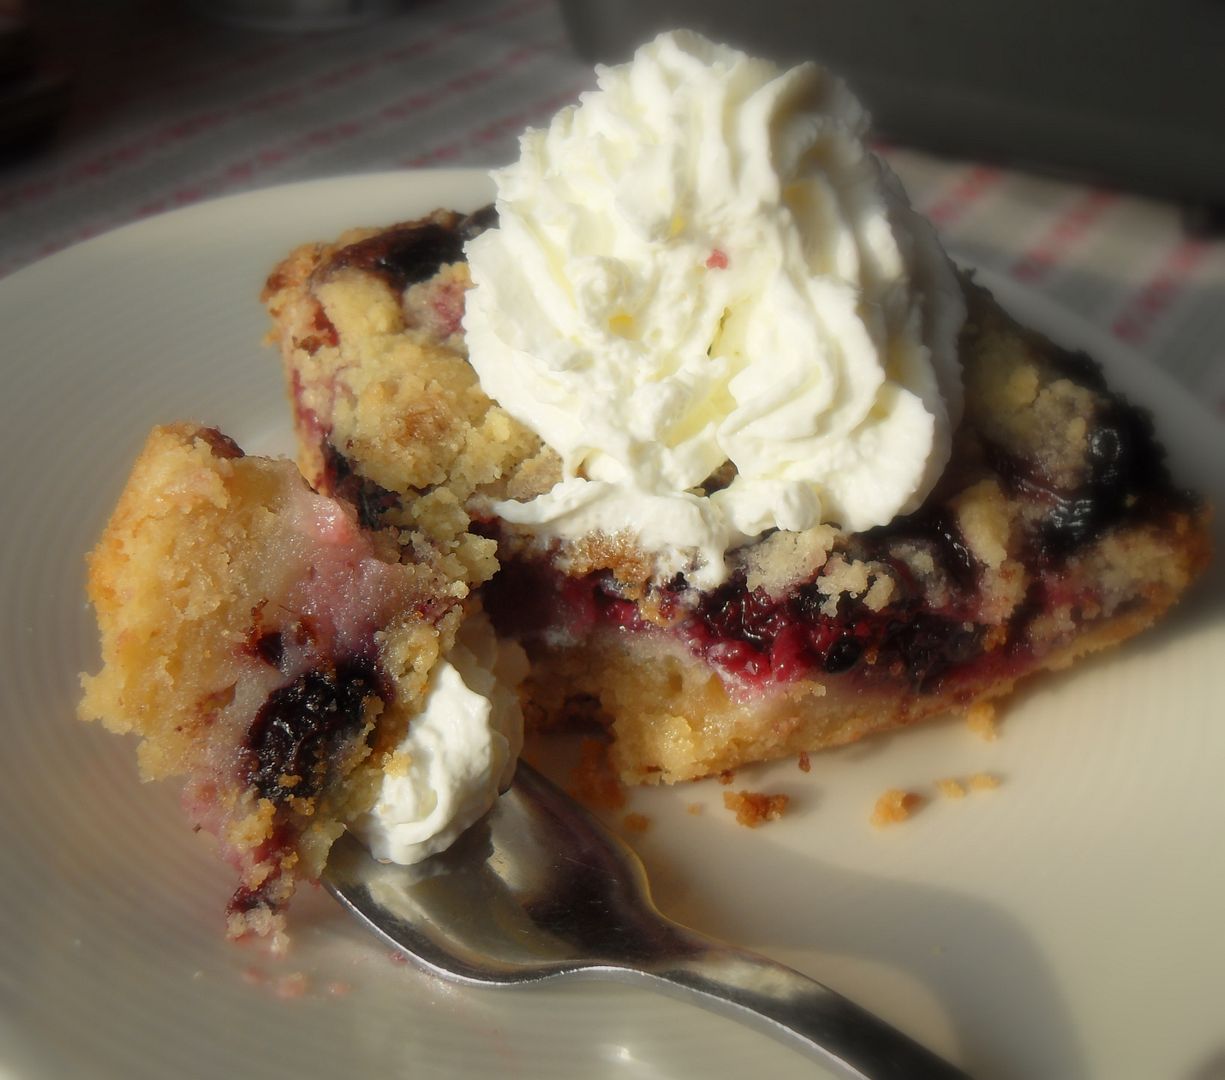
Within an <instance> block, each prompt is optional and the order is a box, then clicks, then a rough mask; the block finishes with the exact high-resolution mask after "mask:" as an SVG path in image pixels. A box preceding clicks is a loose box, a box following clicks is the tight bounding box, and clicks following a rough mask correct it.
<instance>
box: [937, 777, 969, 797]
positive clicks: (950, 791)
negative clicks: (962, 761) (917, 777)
mask: <svg viewBox="0 0 1225 1080" xmlns="http://www.w3.org/2000/svg"><path fill="white" fill-rule="evenodd" d="M936 787H937V788H939V789H940V794H941V795H943V796H944V797H945V798H946V799H964V798H965V797H966V788H965V785H964V784H963V783H962V782H961V781H960V780H954V779H953V778H952V777H950V778H949V779H947V780H937V781H936Z"/></svg>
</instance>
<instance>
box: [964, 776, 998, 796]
mask: <svg viewBox="0 0 1225 1080" xmlns="http://www.w3.org/2000/svg"><path fill="white" fill-rule="evenodd" d="M999 786H1000V778H999V777H998V776H996V775H994V774H993V773H985V772H980V773H975V774H974V775H973V776H971V777H970V790H971V791H993V790H994V789H995V788H997V787H999Z"/></svg>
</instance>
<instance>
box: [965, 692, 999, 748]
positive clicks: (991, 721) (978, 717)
mask: <svg viewBox="0 0 1225 1080" xmlns="http://www.w3.org/2000/svg"><path fill="white" fill-rule="evenodd" d="M966 725H967V726H968V727H969V729H970V730H971V731H972V732H974V734H975V735H977V736H978V737H979V738H980V739H983V740H984V741H986V742H994V741H995V740H996V739H998V738H999V735H1000V733H999V728H998V726H997V725H996V722H995V706H994V705H993V704H991V702H989V701H980V702H978V704H976V705H973V706H971V708H970V710H969V711H968V712H967V713H966Z"/></svg>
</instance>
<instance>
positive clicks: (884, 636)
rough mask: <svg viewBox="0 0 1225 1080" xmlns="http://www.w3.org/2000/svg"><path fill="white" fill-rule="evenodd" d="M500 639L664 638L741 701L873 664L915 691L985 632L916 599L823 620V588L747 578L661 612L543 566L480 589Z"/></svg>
mask: <svg viewBox="0 0 1225 1080" xmlns="http://www.w3.org/2000/svg"><path fill="white" fill-rule="evenodd" d="M484 601H485V606H486V608H487V610H488V611H489V612H490V614H491V617H492V619H493V621H494V624H495V626H496V627H497V629H498V630H499V632H501V633H504V634H508V635H510V636H513V637H517V638H519V639H521V640H528V641H530V640H532V639H545V640H548V641H550V643H552V644H561V645H565V644H573V643H577V642H580V641H582V640H583V639H584V638H586V637H587V636H588V635H590V634H592V633H595V632H598V631H601V630H604V631H614V632H616V633H622V634H656V635H668V636H670V637H672V638H673V639H674V640H676V641H678V642H680V643H681V644H683V645H684V646H685V647H686V648H687V649H688V650H689V651H690V652H691V653H693V654H694V655H696V656H700V657H702V658H703V659H705V661H706V662H707V663H708V664H710V665H711V667H712V668H714V669H715V670H717V671H718V672H720V674H721V675H723V676H724V678H725V680H727V681H729V683H731V684H734V687H735V689H737V690H738V691H740V692H744V691H746V690H752V689H753V688H757V689H762V690H764V689H766V688H767V687H769V686H771V685H776V684H780V683H787V682H790V681H792V680H795V679H800V678H805V677H815V676H817V675H820V674H823V675H843V674H845V673H850V672H854V671H859V670H863V669H865V668H868V667H872V668H876V669H880V670H882V671H885V672H888V674H889V677H890V678H892V679H895V680H904V681H906V682H908V683H909V684H910V685H911V686H913V687H915V688H916V689H920V690H931V689H934V688H935V687H936V686H937V685H939V684H940V681H941V680H942V679H943V678H944V677H945V675H946V674H948V673H950V672H951V671H954V670H955V669H956V668H957V667H958V666H959V665H961V664H963V663H964V662H965V661H967V660H968V659H970V658H972V657H974V656H976V655H978V653H979V652H980V643H981V639H982V635H983V628H982V627H981V626H978V625H976V624H975V623H974V622H973V621H972V619H970V618H967V617H966V615H965V614H963V613H962V612H961V611H959V610H958V609H959V608H961V607H962V606H963V605H962V604H958V605H957V606H956V607H948V608H946V609H945V610H943V611H930V610H928V611H924V610H922V606H921V604H920V602H919V601H918V600H917V599H914V600H903V601H902V602H900V603H893V604H890V605H889V606H888V608H886V609H884V610H881V611H872V610H870V609H869V608H868V607H866V606H865V605H864V604H863V603H862V602H861V601H858V600H854V599H851V598H848V597H843V598H842V600H841V601H840V602H839V603H838V605H837V609H836V611H835V613H834V614H832V615H831V614H826V613H825V611H823V610H822V609H823V607H828V604H827V603H826V597H825V596H824V595H823V594H822V593H821V591H820V589H819V586H818V579H814V580H812V581H808V582H804V583H802V584H799V585H798V586H796V587H795V588H794V589H793V590H792V591H791V592H790V593H789V594H787V595H786V596H784V597H781V598H775V599H772V598H771V597H770V596H768V595H767V594H766V592H765V591H764V590H763V589H760V588H758V589H754V590H749V589H748V588H747V586H746V584H745V580H744V578H743V576H737V577H733V578H732V579H731V580H730V581H729V582H728V583H726V584H725V585H723V586H721V587H719V588H718V589H715V590H713V591H711V592H709V593H705V594H699V595H698V596H697V597H696V598H695V596H694V595H693V594H692V593H687V592H686V591H685V590H684V589H683V587H681V583H680V582H674V583H672V585H670V586H669V588H668V589H665V590H663V591H662V593H657V594H655V595H654V596H653V597H652V604H651V608H652V610H653V611H655V612H658V613H659V614H658V615H657V616H656V618H655V619H649V618H647V617H646V616H645V615H644V613H643V608H642V607H640V606H639V605H638V604H637V603H635V602H634V601H632V600H627V599H625V598H624V597H622V596H620V595H618V592H617V588H616V583H615V582H614V581H613V579H612V578H611V576H610V575H608V574H604V573H599V574H588V575H584V576H583V577H577V578H576V577H567V576H566V575H565V574H562V573H561V572H560V571H559V570H557V569H555V568H554V567H553V566H551V565H550V564H549V563H547V562H544V561H522V560H519V561H513V562H509V563H507V564H504V566H503V568H502V570H501V571H500V572H499V573H498V575H497V576H496V577H495V578H494V579H493V581H492V582H490V583H489V584H488V585H487V586H486V587H485V592H484Z"/></svg>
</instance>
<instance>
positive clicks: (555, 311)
mask: <svg viewBox="0 0 1225 1080" xmlns="http://www.w3.org/2000/svg"><path fill="white" fill-rule="evenodd" d="M597 77H598V86H599V89H598V90H595V91H592V92H590V93H587V94H584V95H582V97H581V98H580V101H579V104H578V105H577V106H572V107H569V108H566V109H563V110H562V111H561V112H560V113H559V114H558V115H557V116H556V117H555V118H554V119H553V121H552V123H551V124H550V126H549V127H548V129H547V130H542V131H541V130H528V131H527V132H526V133H525V134H524V135H523V137H522V139H521V143H520V145H521V157H520V159H519V161H518V162H517V163H516V164H514V165H511V166H509V167H508V168H505V169H501V170H498V171H496V172H495V173H494V174H493V175H494V179H495V181H496V183H497V188H498V197H497V205H498V212H499V219H500V223H499V227H498V228H497V229H492V230H489V231H488V232H486V233H484V234H483V235H482V236H480V237H478V238H477V239H476V240H474V241H472V242H471V243H470V244H469V247H468V259H469V265H470V267H471V272H472V278H473V281H474V283H475V284H474V288H473V289H472V290H471V291H470V293H469V294H468V299H467V311H466V315H465V319H464V328H465V331H466V335H467V341H468V348H469V353H470V357H471V361H472V364H473V366H474V368H475V369H476V371H477V373H478V375H479V376H480V380H481V385H482V387H483V388H484V389H485V391H486V392H487V393H489V394H490V395H491V396H492V397H493V398H495V399H496V400H497V401H499V402H500V403H501V404H502V406H503V407H504V408H506V409H507V410H508V411H509V412H510V413H511V414H512V415H514V416H515V417H517V418H518V419H519V420H520V421H522V422H523V423H525V424H526V425H527V426H529V427H530V428H532V429H533V430H534V431H535V432H536V433H537V434H539V435H540V436H541V438H542V439H543V440H544V441H545V442H546V443H548V444H549V445H550V446H551V447H553V448H554V449H555V450H556V451H557V452H558V453H559V454H560V456H561V458H562V467H563V478H562V480H561V482H560V483H559V484H557V486H555V487H554V488H553V489H552V490H551V491H548V492H546V493H544V494H543V495H540V496H538V497H537V498H535V499H533V500H531V501H528V502H522V503H520V502H511V501H507V502H501V503H499V504H498V505H497V506H496V511H497V512H498V513H499V514H500V515H502V516H503V517H504V518H505V519H507V520H508V521H512V522H517V523H522V524H525V525H529V526H532V527H536V528H538V529H539V531H540V532H541V533H543V534H544V535H556V536H560V537H563V538H564V537H578V536H581V535H583V534H585V533H588V532H591V531H593V530H599V531H604V532H609V533H616V532H622V531H629V532H631V533H633V534H634V535H635V536H636V537H637V540H638V542H639V544H640V545H641V546H643V547H644V548H646V549H647V550H651V551H654V552H656V553H657V555H658V565H657V573H658V574H660V575H661V576H666V575H670V574H672V573H675V572H676V571H678V570H680V571H683V572H685V573H686V574H687V576H688V577H689V580H690V581H691V582H692V583H693V584H695V585H698V586H701V587H710V586H712V585H714V584H717V583H718V582H719V581H721V580H723V578H724V577H725V576H726V573H727V569H726V560H725V553H726V551H727V550H728V549H729V548H733V547H736V546H739V545H742V544H744V543H746V542H748V541H750V540H752V539H753V538H755V537H758V536H760V535H761V534H762V533H763V532H765V531H767V530H769V529H773V528H780V529H788V530H797V531H798V530H803V529H806V528H810V527H812V526H814V525H817V524H820V523H822V522H832V523H835V524H837V525H839V526H841V527H842V528H844V529H847V530H861V529H865V528H869V527H871V526H873V525H879V524H884V523H885V522H888V521H890V520H892V519H893V518H894V517H895V516H897V515H898V514H900V513H905V512H907V511H909V510H912V509H914V508H915V507H916V506H917V505H918V504H919V503H920V502H921V501H922V499H923V497H924V496H925V495H926V494H927V492H928V491H929V490H930V489H931V487H932V485H933V484H934V483H935V480H936V478H937V477H938V476H939V474H940V471H941V469H942V468H943V466H944V464H945V463H946V461H947V459H948V454H949V447H950V440H951V431H952V428H953V426H954V425H955V424H956V422H957V420H958V418H959V414H960V410H961V386H960V367H959V364H958V361H957V352H956V339H957V335H958V332H959V329H960V325H961V322H962V320H963V318H964V307H963V303H962V299H961V291H960V288H959V286H958V283H957V280H956V277H955V274H954V272H953V270H952V267H951V266H950V264H949V262H948V260H947V258H946V256H945V255H944V253H943V251H942V250H941V249H940V246H939V244H938V243H937V242H936V239H935V236H934V233H933V232H932V230H931V228H930V226H929V225H928V224H927V223H926V222H925V221H923V220H922V219H921V218H919V217H918V216H917V215H916V214H915V213H914V212H913V211H912V210H910V208H909V206H908V204H907V202H906V199H905V196H904V194H903V193H902V191H901V188H900V185H899V184H898V183H897V182H896V180H895V179H894V178H893V176H892V174H890V173H889V172H888V171H887V170H886V169H885V168H884V167H883V166H882V165H881V164H880V163H879V162H878V161H877V159H876V158H875V157H874V156H873V155H872V154H871V153H870V152H869V151H868V150H867V149H866V148H865V146H864V144H863V138H864V135H865V133H866V131H867V123H868V121H867V116H866V114H865V113H864V111H863V109H862V108H861V107H860V105H859V103H858V102H857V101H856V100H855V98H854V97H853V96H852V95H851V94H850V93H849V92H848V91H847V90H846V88H845V86H844V85H843V84H842V83H841V82H840V81H838V80H837V79H835V78H833V77H832V76H830V75H829V74H828V73H827V72H825V71H824V70H822V69H821V68H819V67H817V66H816V65H814V64H802V65H800V66H799V67H796V68H793V69H791V70H788V71H783V70H781V69H780V68H778V67H776V66H775V65H774V64H771V63H769V62H766V61H763V60H756V59H752V58H750V57H748V56H746V55H745V54H743V53H741V52H737V51H735V50H733V49H730V48H726V47H724V46H719V45H714V44H712V43H711V42H709V41H707V40H706V39H704V38H702V37H700V36H699V35H696V34H693V33H687V32H675V33H669V34H664V35H662V36H660V37H659V38H657V39H656V40H655V41H653V42H651V43H650V44H648V45H646V46H644V47H642V48H641V49H639V50H638V52H637V54H636V55H635V57H634V59H633V61H632V62H631V63H629V64H626V65H622V66H619V67H605V68H599V69H597ZM729 462H730V464H731V466H733V467H734V469H733V468H730V467H729V466H728V465H727V463H729ZM715 474H719V475H720V476H721V477H722V479H721V480H719V481H718V482H717V483H715V482H712V483H708V481H709V480H710V478H711V477H712V476H713V475H715ZM729 475H730V477H731V479H730V482H727V477H728V476H729Z"/></svg>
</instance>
